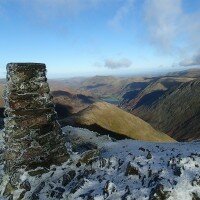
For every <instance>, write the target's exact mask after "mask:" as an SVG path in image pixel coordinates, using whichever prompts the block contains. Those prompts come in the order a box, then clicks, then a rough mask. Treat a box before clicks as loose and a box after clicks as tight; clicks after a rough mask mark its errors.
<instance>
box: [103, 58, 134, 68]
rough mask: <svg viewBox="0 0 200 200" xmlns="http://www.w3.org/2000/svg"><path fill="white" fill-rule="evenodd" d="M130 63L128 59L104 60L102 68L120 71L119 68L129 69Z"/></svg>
mask: <svg viewBox="0 0 200 200" xmlns="http://www.w3.org/2000/svg"><path fill="white" fill-rule="evenodd" d="M131 65H132V62H131V60H129V59H126V58H124V59H120V60H114V59H106V60H105V63H104V67H106V68H109V69H120V68H128V67H131Z"/></svg>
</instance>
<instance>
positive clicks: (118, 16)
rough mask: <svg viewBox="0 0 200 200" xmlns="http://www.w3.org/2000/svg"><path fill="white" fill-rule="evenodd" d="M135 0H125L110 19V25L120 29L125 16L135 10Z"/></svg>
mask: <svg viewBox="0 0 200 200" xmlns="http://www.w3.org/2000/svg"><path fill="white" fill-rule="evenodd" d="M134 1H135V0H127V1H124V4H123V5H122V6H121V7H120V8H119V9H118V10H117V11H116V13H115V15H114V17H113V18H112V19H110V20H109V21H108V25H109V26H111V27H112V28H114V29H117V30H120V29H121V28H122V27H121V26H122V22H123V20H124V18H125V17H126V16H127V15H128V14H129V13H130V12H131V11H132V10H133V6H134Z"/></svg>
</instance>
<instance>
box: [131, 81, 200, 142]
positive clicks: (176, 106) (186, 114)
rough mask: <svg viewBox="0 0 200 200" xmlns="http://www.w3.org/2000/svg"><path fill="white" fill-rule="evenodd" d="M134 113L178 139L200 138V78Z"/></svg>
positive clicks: (184, 84) (135, 110) (182, 85)
mask: <svg viewBox="0 0 200 200" xmlns="http://www.w3.org/2000/svg"><path fill="white" fill-rule="evenodd" d="M132 113H134V114H136V115H137V116H139V117H141V118H142V119H144V120H145V121H147V122H149V123H150V124H151V125H152V126H153V127H155V128H157V129H159V130H161V131H163V132H165V133H167V134H169V135H170V136H171V137H173V138H175V139H177V140H178V141H188V140H197V139H200V123H199V122H200V79H197V80H193V81H190V82H186V83H183V84H181V85H180V86H179V87H178V88H176V89H175V90H173V91H169V92H167V93H166V94H165V95H164V96H163V97H162V98H160V99H158V100H157V101H155V102H154V103H153V104H152V105H150V106H141V107H140V108H136V109H134V110H133V111H132Z"/></svg>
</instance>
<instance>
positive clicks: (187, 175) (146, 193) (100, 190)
mask: <svg viewBox="0 0 200 200" xmlns="http://www.w3.org/2000/svg"><path fill="white" fill-rule="evenodd" d="M63 132H64V134H65V136H66V147H67V148H68V151H69V152H70V154H71V158H70V159H69V160H68V161H67V162H66V163H64V164H63V165H62V166H52V167H51V169H44V168H43V169H40V168H38V169H36V170H34V171H33V170H32V171H28V172H27V171H26V172H25V171H24V173H23V175H22V176H21V183H19V187H18V189H17V190H16V191H15V193H14V196H13V198H14V199H18V197H19V196H20V195H21V197H23V196H24V197H23V198H22V199H32V200H33V199H34V200H35V199H36V200H37V199H39V200H40V199H41V200H45V199H67V200H82V199H85V200H92V199H94V200H103V199H107V200H112V199H113V200H120V199H122V200H133V199H136V200H148V199H149V200H154V199H155V200H156V199H160V200H164V199H169V200H182V199H185V200H190V199H191V200H197V199H200V142H191V143H153V142H142V141H136V140H130V139H126V140H120V141H114V140H112V139H111V138H109V137H108V136H105V135H104V136H100V135H98V134H97V133H94V132H92V131H88V130H87V129H80V128H73V127H70V126H67V127H64V128H63ZM0 145H1V144H0ZM0 164H1V162H0ZM2 166H3V165H0V170H1V171H0V183H1V182H2V183H4V184H5V182H6V178H5V177H4V178H3V179H4V180H3V181H2V180H1V179H2V176H1V174H3V170H2ZM1 190H2V191H1ZM0 191H1V192H2V193H3V192H4V194H5V193H6V191H3V188H2V186H1V187H0Z"/></svg>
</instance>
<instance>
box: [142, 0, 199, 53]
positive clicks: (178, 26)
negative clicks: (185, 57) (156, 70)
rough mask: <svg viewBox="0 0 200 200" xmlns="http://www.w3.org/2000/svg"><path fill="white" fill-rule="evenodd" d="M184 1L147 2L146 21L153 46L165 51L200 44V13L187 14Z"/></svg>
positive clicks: (148, 0)
mask: <svg viewBox="0 0 200 200" xmlns="http://www.w3.org/2000/svg"><path fill="white" fill-rule="evenodd" d="M182 5H183V0H162V1H158V0H146V1H145V4H144V20H145V23H146V25H147V29H148V31H149V35H150V39H151V42H152V44H154V45H156V46H157V47H159V48H160V49H162V50H164V51H172V50H174V49H175V48H180V49H181V48H186V47H191V46H193V47H194V44H195V43H196V45H197V44H198V45H199V44H200V37H199V32H200V23H199V21H198V20H197V19H199V18H200V13H195V12H192V13H186V12H185V10H183V6H182Z"/></svg>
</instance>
